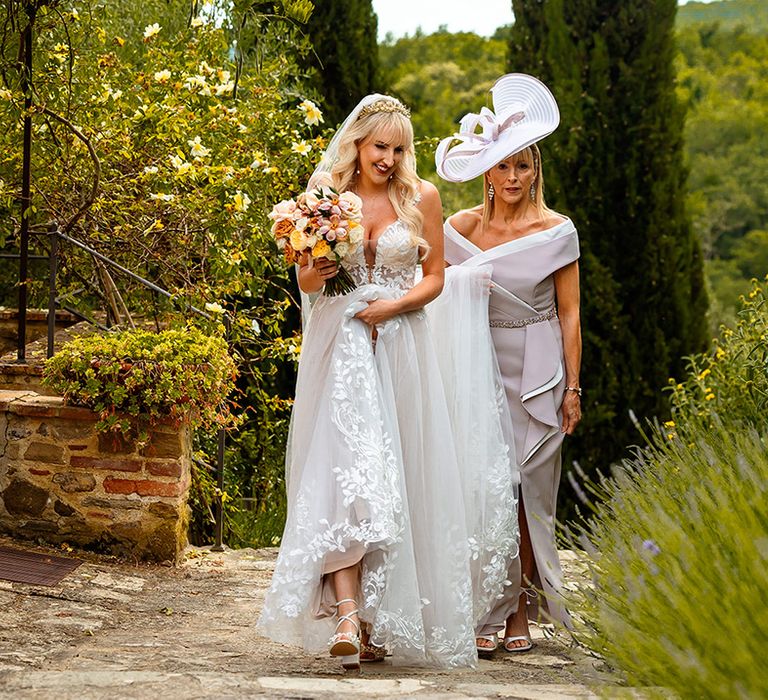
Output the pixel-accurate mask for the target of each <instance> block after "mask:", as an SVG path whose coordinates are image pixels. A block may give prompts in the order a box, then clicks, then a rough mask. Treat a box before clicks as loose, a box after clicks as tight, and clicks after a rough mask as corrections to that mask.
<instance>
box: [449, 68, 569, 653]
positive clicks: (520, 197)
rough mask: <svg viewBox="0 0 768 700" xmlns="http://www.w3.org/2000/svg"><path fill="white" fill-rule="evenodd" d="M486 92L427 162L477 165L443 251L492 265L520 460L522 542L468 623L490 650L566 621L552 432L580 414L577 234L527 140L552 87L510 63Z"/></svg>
mask: <svg viewBox="0 0 768 700" xmlns="http://www.w3.org/2000/svg"><path fill="white" fill-rule="evenodd" d="M491 92H492V94H493V106H494V111H493V112H492V111H491V110H489V109H487V108H483V109H482V111H481V112H480V114H467V115H466V116H465V117H464V118H463V119H462V120H461V128H460V132H459V133H458V134H456V135H455V136H453V137H449V138H447V139H444V140H443V141H442V142H441V144H440V145H439V147H438V150H437V153H436V162H437V171H438V174H439V175H440V176H441V177H443V178H444V179H446V180H448V181H451V182H466V181H468V180H472V179H474V178H476V177H479V176H481V175H482V176H483V188H484V197H483V203H482V204H481V205H479V206H476V207H474V208H472V209H467V210H464V211H460V212H458V213H456V214H454V215H453V216H452V217H450V218H449V219H448V221H447V222H446V224H445V257H446V261H447V262H448V263H449V264H451V265H462V266H476V265H487V264H490V265H491V266H492V267H493V275H492V284H493V287H492V291H491V297H490V302H489V304H490V309H489V317H490V325H491V331H492V336H493V342H494V345H495V347H496V353H497V356H498V361H499V366H500V369H501V374H502V376H503V380H504V386H505V390H506V395H507V401H508V403H509V409H510V413H511V415H512V422H513V432H514V438H515V450H516V454H517V460H518V463H519V465H520V472H521V494H520V501H519V510H518V512H519V519H520V537H521V541H520V557H519V559H516V560H515V563H514V564H513V568H512V569H511V570H510V575H509V580H510V581H511V582H512V584H511V585H510V586H508V587H507V589H506V591H505V594H504V596H503V597H502V598H501V599H500V600H499V601H498V604H497V605H496V606H495V608H494V609H493V610H492V611H491V613H490V614H489V615H488V617H487V618H486V619H485V621H484V622H483V623H482V624H481V625H480V627H478V629H477V630H476V634H477V646H478V651H481V652H483V651H485V652H490V651H493V650H494V649H496V647H497V644H498V633H499V632H500V631H501V630H502V629H504V648H505V649H506V650H507V651H509V652H522V651H527V650H528V649H530V648H531V647H532V643H531V638H530V632H529V629H528V620H529V619H535V618H536V617H538V616H539V611H540V610H541V611H542V612H544V613H545V619H548V620H554V621H559V622H561V623H563V624H565V625H568V624H569V618H568V613H567V611H566V609H565V607H564V605H563V603H562V597H561V594H560V589H561V586H562V572H561V568H560V563H559V560H558V554H557V549H556V546H555V510H556V499H557V490H558V485H559V480H560V464H561V447H562V443H563V438H564V436H565V435H570V434H571V433H573V431H574V430H575V428H576V425H577V424H578V422H579V420H580V419H581V405H580V398H581V388H580V385H579V367H580V363H581V331H580V321H579V270H578V262H577V259H578V257H579V243H578V238H577V235H576V229H575V227H574V225H573V223H572V222H571V220H570V219H568V218H567V217H564V216H562V215H560V214H558V213H557V212H555V211H552V210H551V209H549V208H548V207H547V206H546V204H545V203H544V197H543V180H544V177H543V168H542V161H541V154H540V152H539V149H538V147H537V146H536V142H537V141H539V140H540V139H542V138H544V137H545V136H547V135H549V134H550V133H552V131H554V130H555V128H557V125H558V123H559V121H560V114H559V110H558V108H557V103H556V102H555V99H554V97H553V96H552V93H551V92H550V91H549V90H548V89H547V87H546V86H545V85H544V84H543V83H541V82H540V81H539V80H537V79H536V78H533V77H532V76H529V75H523V74H517V73H516V74H510V75H505V76H503V77H502V78H500V79H499V80H498V81H497V82H496V84H495V85H494V86H493V88H492V90H491ZM479 128H482V131H478V129H479ZM457 140H458V143H456V141H457ZM537 591H543V593H544V596H543V600H541V601H539V598H538V596H537ZM539 602H541V605H538V603H539ZM526 603H527V604H526Z"/></svg>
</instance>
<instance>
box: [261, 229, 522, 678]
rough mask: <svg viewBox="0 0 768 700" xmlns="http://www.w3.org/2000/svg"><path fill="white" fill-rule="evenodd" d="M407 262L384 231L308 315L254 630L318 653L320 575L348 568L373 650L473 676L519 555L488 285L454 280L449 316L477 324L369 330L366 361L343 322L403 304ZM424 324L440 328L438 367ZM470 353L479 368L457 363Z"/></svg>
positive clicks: (405, 246) (409, 272) (353, 327)
mask: <svg viewBox="0 0 768 700" xmlns="http://www.w3.org/2000/svg"><path fill="white" fill-rule="evenodd" d="M417 263H418V252H417V249H416V248H415V247H414V246H413V244H412V242H411V236H410V234H409V232H408V229H407V227H406V226H405V225H404V224H403V223H401V222H400V221H396V222H394V223H393V224H392V225H390V226H389V227H388V228H387V229H385V231H384V232H383V233H382V234H381V236H380V238H379V239H378V245H377V250H376V262H375V265H373V266H370V267H369V266H367V265H366V261H365V257H364V254H363V250H362V247H360V248H359V249H358V251H357V253H356V254H355V255H354V256H352V257H351V259H350V260H349V261H347V262H345V267H347V269H348V270H349V272H350V274H351V275H352V277H353V278H354V279H355V282H356V283H357V284H358V285H359V286H358V288H357V289H355V290H354V291H353V292H351V293H350V294H347V295H344V296H337V297H328V296H325V295H320V297H319V299H318V300H317V302H316V303H315V304H314V306H313V309H312V313H311V316H310V319H309V323H308V325H307V327H306V329H305V334H304V342H303V347H302V350H301V361H300V363H299V374H298V381H297V386H296V402H295V405H294V408H293V415H292V419H291V428H290V434H289V440H288V450H287V458H286V459H287V461H286V464H287V489H288V517H287V521H286V525H285V531H284V534H283V540H282V545H281V547H280V553H279V555H278V559H277V562H276V566H275V572H274V576H273V580H272V584H271V587H270V589H269V591H268V593H267V596H266V600H265V603H264V607H263V610H262V614H261V618H260V620H259V623H258V627H259V630H260V631H261V632H262V633H263V634H265V635H267V636H269V637H271V638H272V639H274V640H276V641H279V642H284V643H290V644H297V645H301V646H303V647H304V648H305V649H307V650H308V651H310V652H318V651H320V650H323V649H326V648H327V647H326V645H327V641H328V638H329V637H330V635H331V634H332V633H333V630H334V627H335V619H334V617H333V613H334V610H333V608H332V603H333V602H334V596H333V586H332V582H331V581H330V577H329V576H327V574H329V573H331V572H333V571H336V570H338V569H341V568H344V567H347V566H351V565H354V564H355V563H357V562H360V565H361V600H360V618H361V620H363V621H364V622H367V623H368V624H369V626H370V630H371V641H372V642H373V643H374V644H377V645H386V647H387V649H388V650H389V651H391V652H392V654H393V659H394V661H395V662H396V663H403V664H413V665H431V666H441V667H456V666H471V665H474V664H475V663H476V658H477V656H476V651H475V642H474V626H475V624H476V623H477V621H479V620H480V619H481V618H482V616H483V615H484V614H485V612H487V611H488V610H489V609H490V606H491V604H492V602H493V601H494V600H495V599H496V598H497V596H498V595H499V594H500V593H501V591H502V587H503V583H504V579H505V578H506V572H507V567H508V565H509V560H510V558H511V557H512V556H514V555H515V554H516V551H517V550H516V547H517V539H516V538H517V531H516V521H517V518H516V511H515V483H516V482H515V478H516V472H515V470H514V468H513V466H512V465H511V464H510V458H509V455H510V454H514V450H511V451H510V449H509V441H510V440H511V438H510V436H509V435H508V434H505V433H504V430H503V425H504V421H505V420H507V421H508V418H504V416H503V411H504V410H505V408H504V407H505V405H506V402H504V401H503V400H502V397H503V394H502V393H501V390H500V386H501V384H500V380H499V377H498V375H497V370H496V368H495V367H496V366H495V358H494V357H493V355H492V345H491V343H490V334H489V329H488V323H487V300H488V288H489V273H487V272H484V271H483V270H478V269H475V270H473V271H461V272H459V273H457V274H459V275H462V277H461V278H460V279H452V281H451V284H452V285H453V286H454V287H455V288H454V292H455V293H457V294H460V295H461V296H462V298H463V299H464V302H463V306H464V307H466V308H463V311H461V313H464V314H465V315H467V316H471V315H472V314H474V317H472V318H469V317H467V318H466V319H465V321H466V324H468V325H460V324H461V320H460V318H458V317H456V316H454V315H453V310H452V309H450V308H447V307H445V306H443V307H442V309H439V308H435V310H434V320H433V321H429V322H428V319H427V312H425V311H424V310H419V311H414V312H411V313H407V314H402V315H400V316H397V317H395V318H393V319H391V320H390V321H387V322H386V323H384V324H382V325H380V326H379V327H378V329H377V330H378V338H377V341H376V343H375V346H374V344H373V343H372V341H371V332H370V329H369V328H368V326H366V324H364V323H363V322H362V321H359V320H357V319H355V318H354V315H355V314H356V313H357V312H358V311H360V310H361V309H363V308H364V307H365V305H366V303H367V302H369V301H371V300H373V299H378V298H396V297H399V296H401V295H403V294H404V293H406V292H407V291H408V290H409V289H410V288H411V287H412V286H413V285H414V281H415V275H416V269H417ZM472 300H474V301H472ZM460 306H462V305H460ZM483 309H484V310H485V311H484V312H483ZM430 313H432V312H430ZM483 313H485V319H483ZM446 314H447V315H446ZM478 314H479V317H478ZM449 318H450V322H448V321H446V319H449ZM441 319H442V320H441ZM430 323H432V324H433V325H435V326H437V327H440V326H444V329H443V334H444V335H443V337H442V338H441V344H440V351H441V356H440V359H439V360H438V356H437V353H436V351H435V345H434V343H433V338H432V332H431V331H430ZM486 336H487V338H486ZM468 341H469V345H467V342H468ZM478 343H479V344H481V345H482V346H483V348H484V349H482V351H481V352H480V355H481V356H480V357H479V358H474V359H472V360H471V358H472V355H464V356H463V357H459V355H461V354H463V353H466V352H470V353H471V352H473V349H472V347H471V345H473V344H474V345H475V346H477V344H478ZM476 350H477V347H475V351H476ZM470 360H471V361H470ZM457 374H458V375H459V376H455V375H457ZM446 396H447V397H448V399H447V398H446ZM462 423H463V425H462ZM455 433H460V434H455Z"/></svg>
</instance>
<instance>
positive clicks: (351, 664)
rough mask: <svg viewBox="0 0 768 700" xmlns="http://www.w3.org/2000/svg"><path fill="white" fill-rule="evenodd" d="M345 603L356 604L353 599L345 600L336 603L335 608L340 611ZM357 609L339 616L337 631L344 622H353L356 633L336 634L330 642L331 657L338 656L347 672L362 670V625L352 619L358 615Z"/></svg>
mask: <svg viewBox="0 0 768 700" xmlns="http://www.w3.org/2000/svg"><path fill="white" fill-rule="evenodd" d="M343 603H355V604H357V601H356V600H354V599H353V598H344V599H343V600H339V601H337V602H336V604H335V605H334V607H335V608H336V610H337V611H338V609H339V606H340V605H341V604H343ZM357 612H358V610H357V608H355V609H354V610H352V612H349V613H347V614H346V615H339V621H338V622H337V623H336V629H337V630H338V629H339V625H340V624H341V623H342V622H345V621H346V622H351V623H352V624H353V625H354V626H355V631H354V632H338V631H337V632H335V633H334V634H333V636H332V637H331V638H330V639H329V640H328V647H329V648H328V651H329V652H330V654H331V656H338V657H340V659H341V665H342V667H343V668H344V669H346V670H347V671H359V670H360V623H359V622H358V621H357V620H353V619H352V615H357Z"/></svg>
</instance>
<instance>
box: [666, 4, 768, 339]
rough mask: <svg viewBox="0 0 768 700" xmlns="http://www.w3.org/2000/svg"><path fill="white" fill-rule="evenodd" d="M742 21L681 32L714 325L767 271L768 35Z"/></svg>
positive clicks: (729, 315)
mask: <svg viewBox="0 0 768 700" xmlns="http://www.w3.org/2000/svg"><path fill="white" fill-rule="evenodd" d="M713 5H716V6H717V5H734V6H739V7H741V6H743V5H744V3H741V2H736V1H733V2H728V3H713ZM687 7H688V6H686V8H687ZM713 9H716V8H713ZM739 16H740V17H741V20H742V22H744V24H742V25H740V26H736V27H734V28H724V27H723V26H722V25H721V24H718V23H703V24H702V23H698V24H692V25H690V26H686V27H685V28H684V29H681V30H680V32H679V34H678V36H679V47H680V54H679V56H678V80H679V85H678V95H679V96H680V98H681V99H682V100H683V102H684V103H685V104H686V106H687V108H688V116H687V120H686V152H687V159H688V164H689V168H690V176H689V182H688V187H689V194H688V207H689V210H690V211H691V214H692V219H693V226H694V229H695V231H696V233H697V235H698V237H699V239H700V240H701V242H702V245H703V249H704V253H705V256H706V258H707V272H708V275H707V276H708V279H709V283H710V288H711V290H712V296H713V300H714V306H713V310H712V320H713V324H712V325H714V326H716V325H717V324H718V323H719V322H722V321H729V322H732V321H733V320H734V317H735V312H736V308H737V305H738V292H744V291H745V290H746V288H747V286H748V280H749V279H750V278H751V277H758V278H761V277H762V276H763V275H764V274H765V273H766V272H768V265H765V256H764V255H762V248H761V243H763V242H764V239H763V238H762V237H761V236H760V233H759V232H760V231H762V230H764V229H765V228H766V226H768V220H767V219H766V211H768V183H767V182H766V179H765V176H764V173H765V171H766V169H768V141H767V140H766V138H765V133H766V132H768V108H766V105H768V81H766V78H765V76H766V75H767V74H768V32H766V31H765V28H766V26H767V25H766V23H765V22H764V23H763V24H762V27H763V28H762V31H761V30H760V24H749V25H748V26H747V25H746V21H747V20H748V19H749V17H748V16H747V15H739ZM749 258H752V261H753V262H752V263H751V264H750V263H747V262H746V261H747V259H749Z"/></svg>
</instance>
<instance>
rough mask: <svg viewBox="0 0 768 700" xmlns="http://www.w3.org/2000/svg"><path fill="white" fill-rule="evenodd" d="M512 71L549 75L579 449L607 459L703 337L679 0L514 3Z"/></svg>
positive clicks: (584, 456) (662, 405)
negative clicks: (558, 119) (568, 239)
mask: <svg viewBox="0 0 768 700" xmlns="http://www.w3.org/2000/svg"><path fill="white" fill-rule="evenodd" d="M513 9H514V12H515V18H516V22H515V25H514V26H513V28H512V33H511V37H512V38H511V41H510V60H509V67H510V70H514V71H523V72H528V73H531V74H533V75H536V76H538V77H540V78H541V79H542V80H543V81H544V82H545V83H546V84H547V85H549V86H550V87H551V88H552V90H553V92H554V94H555V96H556V97H557V100H558V103H559V105H560V109H561V114H562V123H561V126H560V128H559V129H558V130H557V131H556V132H555V133H554V134H553V135H552V136H550V137H549V138H548V139H547V140H546V141H544V143H543V150H544V159H545V163H544V167H545V182H546V183H547V197H548V200H549V201H550V202H551V204H552V205H553V206H554V207H555V208H556V209H558V210H560V211H562V212H564V213H566V214H568V215H569V216H571V217H572V218H573V219H574V221H575V223H576V225H577V227H578V229H579V232H580V235H581V241H582V246H583V257H582V269H583V283H582V299H583V325H584V362H583V382H584V385H585V399H586V400H585V421H584V425H583V427H582V428H581V429H580V431H579V432H580V435H579V437H577V438H576V440H575V441H574V443H572V444H571V449H570V452H569V453H570V455H571V456H578V457H579V458H580V459H581V460H582V461H585V462H587V465H588V466H589V468H598V467H603V468H604V467H606V466H607V464H608V463H610V462H611V461H613V460H614V459H616V458H617V457H618V456H619V455H620V454H621V453H622V450H623V448H624V446H625V445H627V444H630V443H631V442H633V441H634V439H635V433H634V431H633V429H632V426H631V424H630V423H629V419H628V413H629V411H630V410H633V411H634V412H635V413H637V414H639V415H646V416H655V415H662V414H664V413H665V412H666V410H667V408H666V401H665V399H664V397H663V395H662V394H661V392H660V389H661V388H662V387H663V386H664V384H665V383H666V381H667V378H668V377H669V376H672V375H675V374H679V373H680V372H681V370H682V362H683V359H682V358H683V356H684V355H687V354H689V353H691V352H693V351H696V350H700V349H701V348H702V347H703V345H704V342H705V323H704V319H705V312H706V304H707V302H706V296H705V291H704V282H703V274H702V262H701V254H700V250H699V245H698V242H697V241H696V239H695V237H694V236H693V234H692V232H691V228H690V225H689V221H688V218H687V216H686V213H685V210H684V206H683V204H684V189H683V188H684V183H685V175H686V173H685V169H684V167H683V157H682V156H683V153H682V148H683V142H682V137H683V110H682V108H681V105H680V103H679V102H678V100H677V98H676V96H675V92H674V71H673V57H674V43H673V35H672V30H673V23H674V18H675V10H676V3H675V2H674V0H654V1H653V2H635V1H631V0H625V1H623V2H621V3H616V2H608V0H597V1H593V2H586V1H584V2H579V1H578V0H570V1H568V0H548V1H547V2H543V3H542V2H539V3H528V2H523V1H522V0H513Z"/></svg>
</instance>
